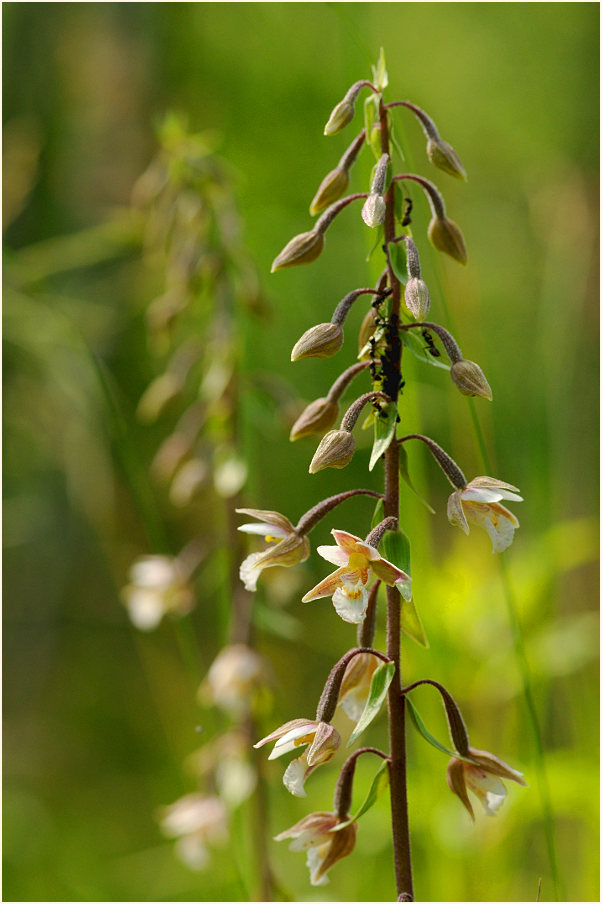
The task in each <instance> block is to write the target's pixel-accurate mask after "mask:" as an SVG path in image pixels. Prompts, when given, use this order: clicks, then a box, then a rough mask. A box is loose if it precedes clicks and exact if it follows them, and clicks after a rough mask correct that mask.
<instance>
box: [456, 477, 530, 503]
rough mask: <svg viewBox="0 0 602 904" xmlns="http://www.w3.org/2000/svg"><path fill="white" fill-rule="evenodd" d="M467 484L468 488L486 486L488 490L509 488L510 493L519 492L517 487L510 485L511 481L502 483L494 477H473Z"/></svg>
mask: <svg viewBox="0 0 602 904" xmlns="http://www.w3.org/2000/svg"><path fill="white" fill-rule="evenodd" d="M467 486H468V487H470V488H472V487H486V488H487V489H490V490H510V491H511V492H512V493H520V490H519V488H518V487H515V486H512V484H511V483H504V481H503V480H497V479H496V478H495V477H474V478H473V479H472V480H471V481H470V483H469V484H467ZM521 502H522V500H521Z"/></svg>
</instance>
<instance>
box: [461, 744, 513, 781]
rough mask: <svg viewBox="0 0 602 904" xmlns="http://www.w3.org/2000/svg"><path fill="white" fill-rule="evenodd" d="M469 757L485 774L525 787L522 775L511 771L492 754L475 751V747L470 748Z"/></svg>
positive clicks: (511, 769)
mask: <svg viewBox="0 0 602 904" xmlns="http://www.w3.org/2000/svg"><path fill="white" fill-rule="evenodd" d="M469 755H470V758H471V759H473V760H476V762H477V763H478V764H479V766H481V767H482V768H483V769H484V770H485V771H486V772H489V773H491V775H498V776H499V777H500V778H505V779H508V780H509V781H512V782H516V783H517V785H523V786H525V787H526V786H527V782H526V781H525V777H524V775H523V773H522V772H517V770H516V769H513V768H512V766H509V765H508V763H505V762H504V761H503V760H500V758H499V757H497V756H496V755H495V754H494V753H489V751H487V750H477V749H476V748H475V747H471V748H470V752H469Z"/></svg>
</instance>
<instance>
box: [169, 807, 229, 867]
mask: <svg viewBox="0 0 602 904" xmlns="http://www.w3.org/2000/svg"><path fill="white" fill-rule="evenodd" d="M159 821H160V824H161V830H162V832H163V834H164V835H167V837H168V838H177V841H176V853H177V854H178V856H179V857H180V859H181V860H182V861H183V862H184V863H185V864H186V866H189V867H190V868H191V869H196V870H198V869H203V867H205V866H206V865H207V862H208V860H209V854H208V851H207V842H209V843H210V844H212V843H218V844H219V843H220V842H223V841H225V840H226V838H227V816H226V807H225V805H224V803H223V802H222V801H221V800H220V799H219V797H213V796H207V795H204V794H187V795H186V796H185V797H181V798H180V799H179V800H177V801H176V802H175V803H174V804H171V806H169V807H163V809H162V810H161V811H160V813H159Z"/></svg>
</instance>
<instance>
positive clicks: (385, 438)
mask: <svg viewBox="0 0 602 904" xmlns="http://www.w3.org/2000/svg"><path fill="white" fill-rule="evenodd" d="M381 411H382V414H378V412H377V417H376V419H375V421H374V444H373V446H372V454H371V456H370V464H369V465H368V470H369V471H371V470H372V469H373V468H374V465H375V464H376V462H377V461H378V459H379V458H380V457H381V455H382V454H383V453H384V452H386V451H387V449H388V448H389V446H390V445H391V440H392V439H393V437H394V436H395V427H396V425H397V406H396V405H395V403H394V402H390V403H389V404H388V405H386V406H385V405H381Z"/></svg>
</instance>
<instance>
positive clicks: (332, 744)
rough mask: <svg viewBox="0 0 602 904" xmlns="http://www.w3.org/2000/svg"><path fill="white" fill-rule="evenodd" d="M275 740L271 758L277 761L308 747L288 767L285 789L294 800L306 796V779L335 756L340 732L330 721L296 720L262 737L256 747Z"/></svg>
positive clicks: (284, 781)
mask: <svg viewBox="0 0 602 904" xmlns="http://www.w3.org/2000/svg"><path fill="white" fill-rule="evenodd" d="M271 741H276V743H275V744H274V749H273V750H272V752H271V753H270V755H269V757H268V759H269V760H275V759H277V758H278V757H279V756H282V755H283V754H285V753H290V751H291V750H296V749H297V748H298V747H303V746H305V745H306V744H309V747H308V748H307V750H305V751H304V752H303V753H302V754H301V756H300V757H298V758H297V759H295V760H292V762H290V763H289V765H288V766H287V768H286V771H285V773H284V776H283V778H282V781H283V783H284V786H285V788H286V789H287V790H288V791H290V792H291V794H294V795H295V797H306V796H307V795H306V793H305V788H304V787H303V786H304V784H305V780H306V779H307V777H308V776H309V775H310V774H311V773H312V772H313V771H314V769H315V768H316V767H317V766H321V765H322V764H323V763H326V762H328V760H329V759H331V757H333V756H334V754H335V751H336V750H337V748H338V746H339V744H340V743H341V738H340V735H339V733H338V731H337V730H336V729H335V728H333V727H332V725H330V724H329V723H328V722H316V721H312V720H310V719H293V720H292V721H291V722H285V724H284V725H281V726H280V728H277V729H276V730H275V731H273V732H272V733H271V734H269V735H267V736H266V737H265V738H262V739H261V741H258V742H257V744H254V745H253V746H254V747H263V745H264V744H269V743H270V742H271Z"/></svg>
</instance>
